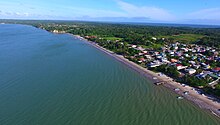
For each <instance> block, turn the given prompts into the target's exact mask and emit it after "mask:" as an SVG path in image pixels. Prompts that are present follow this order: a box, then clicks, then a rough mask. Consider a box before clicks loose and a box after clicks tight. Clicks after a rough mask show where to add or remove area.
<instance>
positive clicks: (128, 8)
mask: <svg viewBox="0 0 220 125" xmlns="http://www.w3.org/2000/svg"><path fill="white" fill-rule="evenodd" d="M116 2H117V4H118V5H119V7H120V9H122V10H123V11H125V12H126V14H127V16H129V17H147V18H150V19H151V20H160V21H172V20H175V17H174V16H173V15H172V14H171V13H169V12H168V11H167V10H165V9H162V8H158V7H153V6H136V5H133V4H130V3H127V2H123V1H121V0H117V1H116Z"/></svg>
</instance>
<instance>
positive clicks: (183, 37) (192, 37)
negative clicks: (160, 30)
mask: <svg viewBox="0 0 220 125" xmlns="http://www.w3.org/2000/svg"><path fill="white" fill-rule="evenodd" d="M162 37H163V38H169V39H173V40H174V42H177V41H179V42H184V43H189V42H195V41H196V40H198V39H200V38H203V37H204V36H203V35H199V34H180V35H173V36H162ZM162 37H161V38H162Z"/></svg>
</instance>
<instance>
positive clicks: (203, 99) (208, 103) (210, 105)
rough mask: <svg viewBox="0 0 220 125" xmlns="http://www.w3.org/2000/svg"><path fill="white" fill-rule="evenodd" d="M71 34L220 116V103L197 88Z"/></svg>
mask: <svg viewBox="0 0 220 125" xmlns="http://www.w3.org/2000/svg"><path fill="white" fill-rule="evenodd" d="M68 34H70V33H68ZM70 35H72V36H74V37H76V38H78V39H80V40H83V41H85V42H86V43H88V44H89V45H91V46H93V47H95V48H97V49H98V50H100V51H102V52H104V53H105V54H107V55H109V56H111V57H113V58H114V59H116V60H118V61H119V62H121V63H123V64H125V65H127V66H128V67H129V68H131V69H133V70H135V71H136V72H138V73H139V74H141V75H143V76H144V77H145V78H147V79H148V80H150V81H152V82H160V81H166V83H165V84H163V85H162V86H164V87H166V88H168V89H170V90H171V91H173V92H175V93H176V94H178V95H180V96H182V97H184V98H185V99H187V100H188V101H190V102H192V103H193V104H195V105H196V106H198V107H199V108H201V109H203V110H206V111H208V112H210V113H211V114H213V115H215V116H217V117H218V118H220V111H218V110H219V109H220V103H218V102H215V101H213V100H211V99H209V97H208V96H205V95H201V94H199V93H198V91H196V90H195V88H193V87H190V86H188V85H185V86H182V85H181V83H178V82H175V81H173V79H172V78H170V77H168V76H166V75H163V76H159V74H158V73H155V72H153V71H150V70H148V69H146V68H143V67H141V66H139V65H138V64H136V63H134V62H132V61H129V60H128V59H126V58H124V57H123V56H121V55H118V54H116V53H114V52H112V51H110V50H107V49H105V48H103V47H101V46H99V45H98V44H97V43H95V42H92V41H89V40H87V39H85V38H83V37H81V36H78V35H73V34H70ZM153 78H156V79H153ZM176 88H179V89H180V90H179V91H174V89H176ZM185 91H188V92H189V94H187V95H186V94H184V92H185Z"/></svg>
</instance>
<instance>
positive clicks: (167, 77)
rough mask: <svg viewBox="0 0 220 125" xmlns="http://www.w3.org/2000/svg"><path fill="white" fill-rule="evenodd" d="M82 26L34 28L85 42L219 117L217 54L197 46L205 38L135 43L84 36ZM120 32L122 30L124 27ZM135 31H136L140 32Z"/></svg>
mask: <svg viewBox="0 0 220 125" xmlns="http://www.w3.org/2000/svg"><path fill="white" fill-rule="evenodd" d="M83 26H84V25H83ZM85 26H86V28H85V27H84V28H85V29H82V27H79V26H78V25H62V24H50V25H38V26H36V27H39V28H41V29H44V30H47V31H50V32H52V33H55V34H63V33H68V34H71V35H74V36H75V37H77V38H78V39H80V40H85V41H87V42H88V43H90V44H91V45H92V46H94V47H96V48H98V49H100V50H102V51H104V52H105V53H107V54H109V55H110V56H113V57H115V58H116V59H118V60H119V61H121V62H123V63H126V64H127V65H131V66H130V67H132V68H134V67H137V68H138V71H140V73H141V74H147V75H146V76H147V77H148V78H149V76H150V77H151V78H152V80H153V81H155V84H156V85H160V84H165V83H167V84H165V86H166V87H168V88H171V89H172V90H173V91H175V92H176V93H177V94H179V96H178V97H177V99H179V100H181V99H184V98H187V99H188V100H190V101H192V102H194V103H195V104H197V105H199V106H200V107H202V108H204V109H207V110H209V111H211V112H212V113H213V114H216V115H217V116H219V114H220V106H219V97H220V84H219V83H220V53H219V48H218V47H215V46H209V45H203V44H200V43H199V44H197V42H200V41H201V40H198V39H199V38H203V37H205V36H203V37H201V36H202V35H198V34H174V35H172V36H171V37H173V38H175V37H181V38H183V37H184V40H185V39H186V40H185V41H181V40H179V39H176V40H175V39H173V40H171V39H170V38H169V37H167V36H165V37H163V36H151V37H148V38H147V39H146V40H143V39H139V40H140V41H137V40H135V41H134V40H130V39H126V38H122V37H120V36H117V34H116V35H115V36H108V35H106V34H108V33H109V34H110V33H111V32H108V33H106V34H105V35H103V34H102V35H100V34H101V33H96V35H95V34H94V33H91V32H95V31H96V29H93V31H90V32H88V33H86V31H85V30H88V26H87V25H85ZM121 29H123V30H124V28H123V27H122V28H121ZM137 29H138V30H139V28H137ZM97 31H98V30H97ZM125 32H126V31H125ZM155 32H157V31H155ZM116 36H117V37H116ZM130 36H131V35H129V36H128V37H130ZM198 36H199V37H198ZM193 37H195V38H193ZM135 38H136V37H135ZM136 39H138V38H136ZM188 39H189V40H190V39H193V40H196V42H193V41H187V40H188ZM125 59H126V60H125ZM139 69H140V70H139ZM134 70H136V68H134ZM198 98H199V99H201V100H202V101H204V102H205V103H204V104H203V103H202V102H201V100H200V101H198ZM207 104H208V106H207Z"/></svg>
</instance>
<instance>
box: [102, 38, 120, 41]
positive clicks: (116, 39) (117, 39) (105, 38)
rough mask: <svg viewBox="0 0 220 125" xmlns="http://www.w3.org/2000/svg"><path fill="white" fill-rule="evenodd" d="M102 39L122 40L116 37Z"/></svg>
mask: <svg viewBox="0 0 220 125" xmlns="http://www.w3.org/2000/svg"><path fill="white" fill-rule="evenodd" d="M103 39H106V40H111V41H115V40H122V38H118V37H103Z"/></svg>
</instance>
